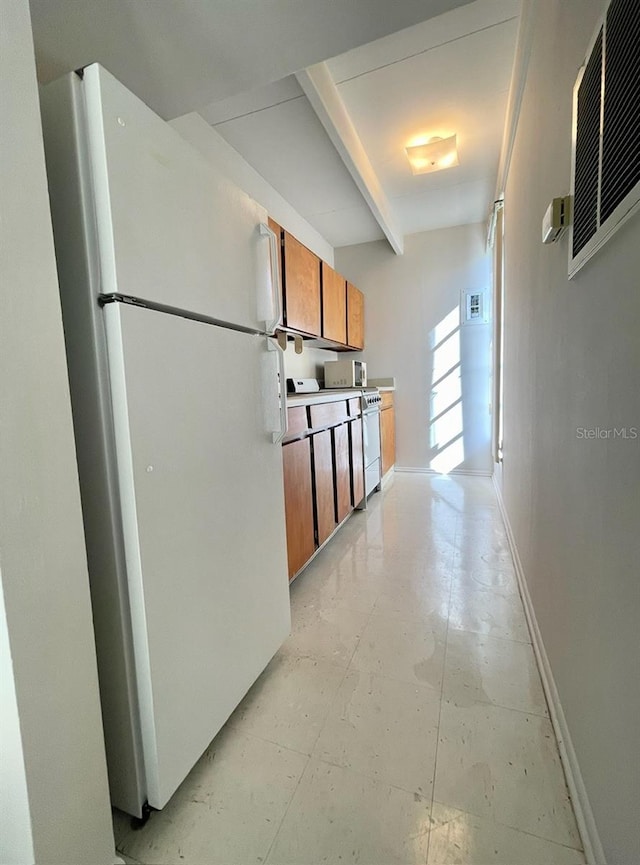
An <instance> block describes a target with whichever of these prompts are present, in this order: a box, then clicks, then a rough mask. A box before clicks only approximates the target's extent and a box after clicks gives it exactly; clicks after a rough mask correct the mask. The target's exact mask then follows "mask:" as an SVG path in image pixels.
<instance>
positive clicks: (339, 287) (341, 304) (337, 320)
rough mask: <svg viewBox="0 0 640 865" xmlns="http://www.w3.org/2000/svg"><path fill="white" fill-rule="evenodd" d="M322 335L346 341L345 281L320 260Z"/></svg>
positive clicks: (326, 337)
mask: <svg viewBox="0 0 640 865" xmlns="http://www.w3.org/2000/svg"><path fill="white" fill-rule="evenodd" d="M322 336H323V337H324V338H325V339H332V340H333V341H334V342H340V343H342V344H343V345H346V343H347V282H346V280H345V278H344V277H343V276H340V274H339V273H336V271H335V270H334V269H333V268H332V267H331V266H330V265H328V264H327V262H326V261H323V262H322Z"/></svg>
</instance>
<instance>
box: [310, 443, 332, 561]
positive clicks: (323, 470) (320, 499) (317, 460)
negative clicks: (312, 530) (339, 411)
mask: <svg viewBox="0 0 640 865" xmlns="http://www.w3.org/2000/svg"><path fill="white" fill-rule="evenodd" d="M313 472H314V480H315V485H316V514H317V520H318V545H320V544H323V543H324V542H325V541H326V540H327V538H328V537H329V535H330V534H331V532H332V531H333V530H334V529H335V527H336V509H335V485H334V480H333V455H332V453H331V430H325V431H324V432H321V433H316V435H314V436H313Z"/></svg>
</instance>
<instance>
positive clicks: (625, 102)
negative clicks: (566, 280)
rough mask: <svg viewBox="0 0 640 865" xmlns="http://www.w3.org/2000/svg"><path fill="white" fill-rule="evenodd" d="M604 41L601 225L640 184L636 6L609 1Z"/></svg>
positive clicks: (639, 16) (639, 4)
mask: <svg viewBox="0 0 640 865" xmlns="http://www.w3.org/2000/svg"><path fill="white" fill-rule="evenodd" d="M605 39H606V44H605V58H604V67H605V68H604V80H605V89H604V123H603V132H602V181H601V192H600V222H601V223H602V222H604V220H605V219H606V218H607V217H608V216H610V215H611V214H612V213H613V211H614V210H615V209H616V207H617V206H618V204H620V202H621V201H622V199H623V198H624V197H625V196H626V195H627V194H628V193H629V192H630V191H631V190H632V189H633V187H634V186H635V184H636V183H637V182H638V181H639V180H640V0H612V3H611V5H610V6H609V11H608V12H607V24H606V36H605ZM574 254H575V250H574Z"/></svg>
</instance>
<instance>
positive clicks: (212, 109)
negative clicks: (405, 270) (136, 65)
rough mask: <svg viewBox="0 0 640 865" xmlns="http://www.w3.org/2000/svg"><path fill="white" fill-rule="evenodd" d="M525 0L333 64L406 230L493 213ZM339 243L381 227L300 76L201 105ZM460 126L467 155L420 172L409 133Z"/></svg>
mask: <svg viewBox="0 0 640 865" xmlns="http://www.w3.org/2000/svg"><path fill="white" fill-rule="evenodd" d="M519 11H520V0H476V2H473V3H470V4H468V5H465V6H463V7H459V8H457V9H455V10H453V11H450V12H447V13H445V14H442V15H440V16H438V17H436V18H434V19H431V20H429V21H425V22H422V23H420V24H417V25H414V26H412V27H410V28H407V29H405V30H402V31H401V32H397V33H394V34H392V35H389V36H386V37H384V38H381V39H379V40H376V41H374V42H372V43H370V44H367V45H364V46H361V47H358V48H355V49H353V50H351V51H349V52H347V53H345V54H342V55H340V56H338V57H335V58H333V59H330V60H328V61H327V63H326V66H327V68H328V70H329V73H330V75H331V78H332V79H333V82H334V83H335V85H336V88H337V91H338V93H339V95H340V97H341V100H342V102H343V104H344V107H345V108H346V111H347V113H348V115H349V118H350V120H351V122H352V123H353V126H354V127H355V130H356V132H357V135H358V137H359V139H360V141H361V143H362V145H363V147H364V151H365V153H366V156H367V158H368V161H369V163H370V165H371V167H372V168H373V172H374V173H375V177H376V178H377V181H378V182H379V185H380V187H381V189H382V192H383V195H384V197H385V199H386V201H387V203H388V205H389V207H390V210H391V212H392V214H393V216H394V219H395V222H396V223H397V226H398V230H399V232H400V234H401V235H405V234H413V233H415V232H419V231H427V230H430V229H434V228H443V227H448V226H453V225H461V224H465V223H471V222H481V221H484V220H485V219H486V217H487V214H488V210H489V207H490V205H491V202H492V201H493V196H494V191H495V183H496V174H497V168H498V161H499V157H500V147H501V141H502V133H503V127H504V121H505V113H506V104H507V97H508V91H509V84H510V77H511V68H512V63H513V54H514V48H515V40H516V33H517V25H518V15H519ZM200 113H201V114H202V116H203V117H204V119H205V120H206V121H207V122H208V123H210V124H211V125H212V126H213V127H214V128H215V129H216V131H217V132H218V133H219V134H220V135H221V136H222V137H223V138H225V139H226V141H228V142H229V144H231V145H232V146H233V147H234V148H235V149H236V150H237V151H238V152H239V153H241V154H242V156H243V157H244V158H245V159H246V160H247V161H248V162H249V163H250V164H251V165H252V166H253V167H254V168H255V169H256V170H257V171H258V172H259V173H260V174H261V175H262V176H263V177H264V178H265V179H266V180H268V181H269V183H271V184H272V185H273V186H274V187H275V188H276V189H277V190H278V191H279V192H280V193H281V194H282V195H283V196H284V197H285V198H286V199H287V200H288V201H289V202H290V203H291V204H292V205H293V207H295V208H296V210H298V212H299V213H300V214H302V215H303V216H304V217H305V218H306V219H307V220H308V221H309V222H310V223H311V224H312V225H313V226H314V228H316V229H317V230H318V231H319V232H320V233H321V234H322V235H323V236H324V237H325V238H326V239H327V240H328V242H329V243H330V244H331V245H333V246H347V245H350V244H354V243H362V242H367V241H370V240H377V239H380V238H383V237H384V236H385V234H384V232H383V229H382V228H381V227H380V225H379V224H378V222H377V221H376V219H375V218H374V216H373V214H372V211H371V209H370V208H369V206H368V205H367V203H366V202H365V199H364V198H363V195H362V194H361V192H360V190H359V188H358V186H357V185H356V182H355V181H354V179H353V177H352V174H351V173H350V172H349V170H348V169H347V167H346V166H345V163H344V162H343V160H342V159H341V157H340V155H339V152H338V150H337V149H336V147H335V146H334V144H333V143H332V141H331V140H330V138H329V136H328V135H327V133H326V131H325V128H324V127H323V125H322V123H321V122H320V120H319V119H318V116H316V113H315V111H314V109H313V108H312V106H311V104H310V102H309V100H308V99H307V97H306V96H305V93H304V92H303V90H302V88H301V86H300V84H299V83H298V81H297V79H296V77H295V76H289V77H286V78H284V79H282V80H281V81H278V82H276V83H272V84H270V85H268V86H266V87H261V88H257V89H254V90H252V91H251V92H248V93H244V94H241V95H239V96H235V97H231V98H228V99H224V100H219V101H214V102H212V103H210V104H209V105H207V106H205V107H204V108H201V109H200ZM454 133H456V135H457V141H458V152H459V158H460V164H459V165H458V166H456V167H455V168H451V169H448V170H445V171H442V172H438V173H433V174H424V175H417V176H414V175H413V174H412V173H411V169H410V167H409V163H408V160H407V157H406V154H405V152H404V148H405V146H406V145H407V144H408V143H410V142H412V140H413V139H415V138H417V137H419V136H423V137H425V138H429V137H432V136H436V135H438V136H442V137H447V136H449V135H452V134H454Z"/></svg>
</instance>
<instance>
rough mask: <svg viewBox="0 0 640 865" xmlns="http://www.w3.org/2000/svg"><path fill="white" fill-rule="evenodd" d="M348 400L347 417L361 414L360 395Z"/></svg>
mask: <svg viewBox="0 0 640 865" xmlns="http://www.w3.org/2000/svg"><path fill="white" fill-rule="evenodd" d="M348 402H349V417H359V416H360V415H361V414H362V408H361V406H360V397H359V396H357V397H355V399H350V400H348Z"/></svg>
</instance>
